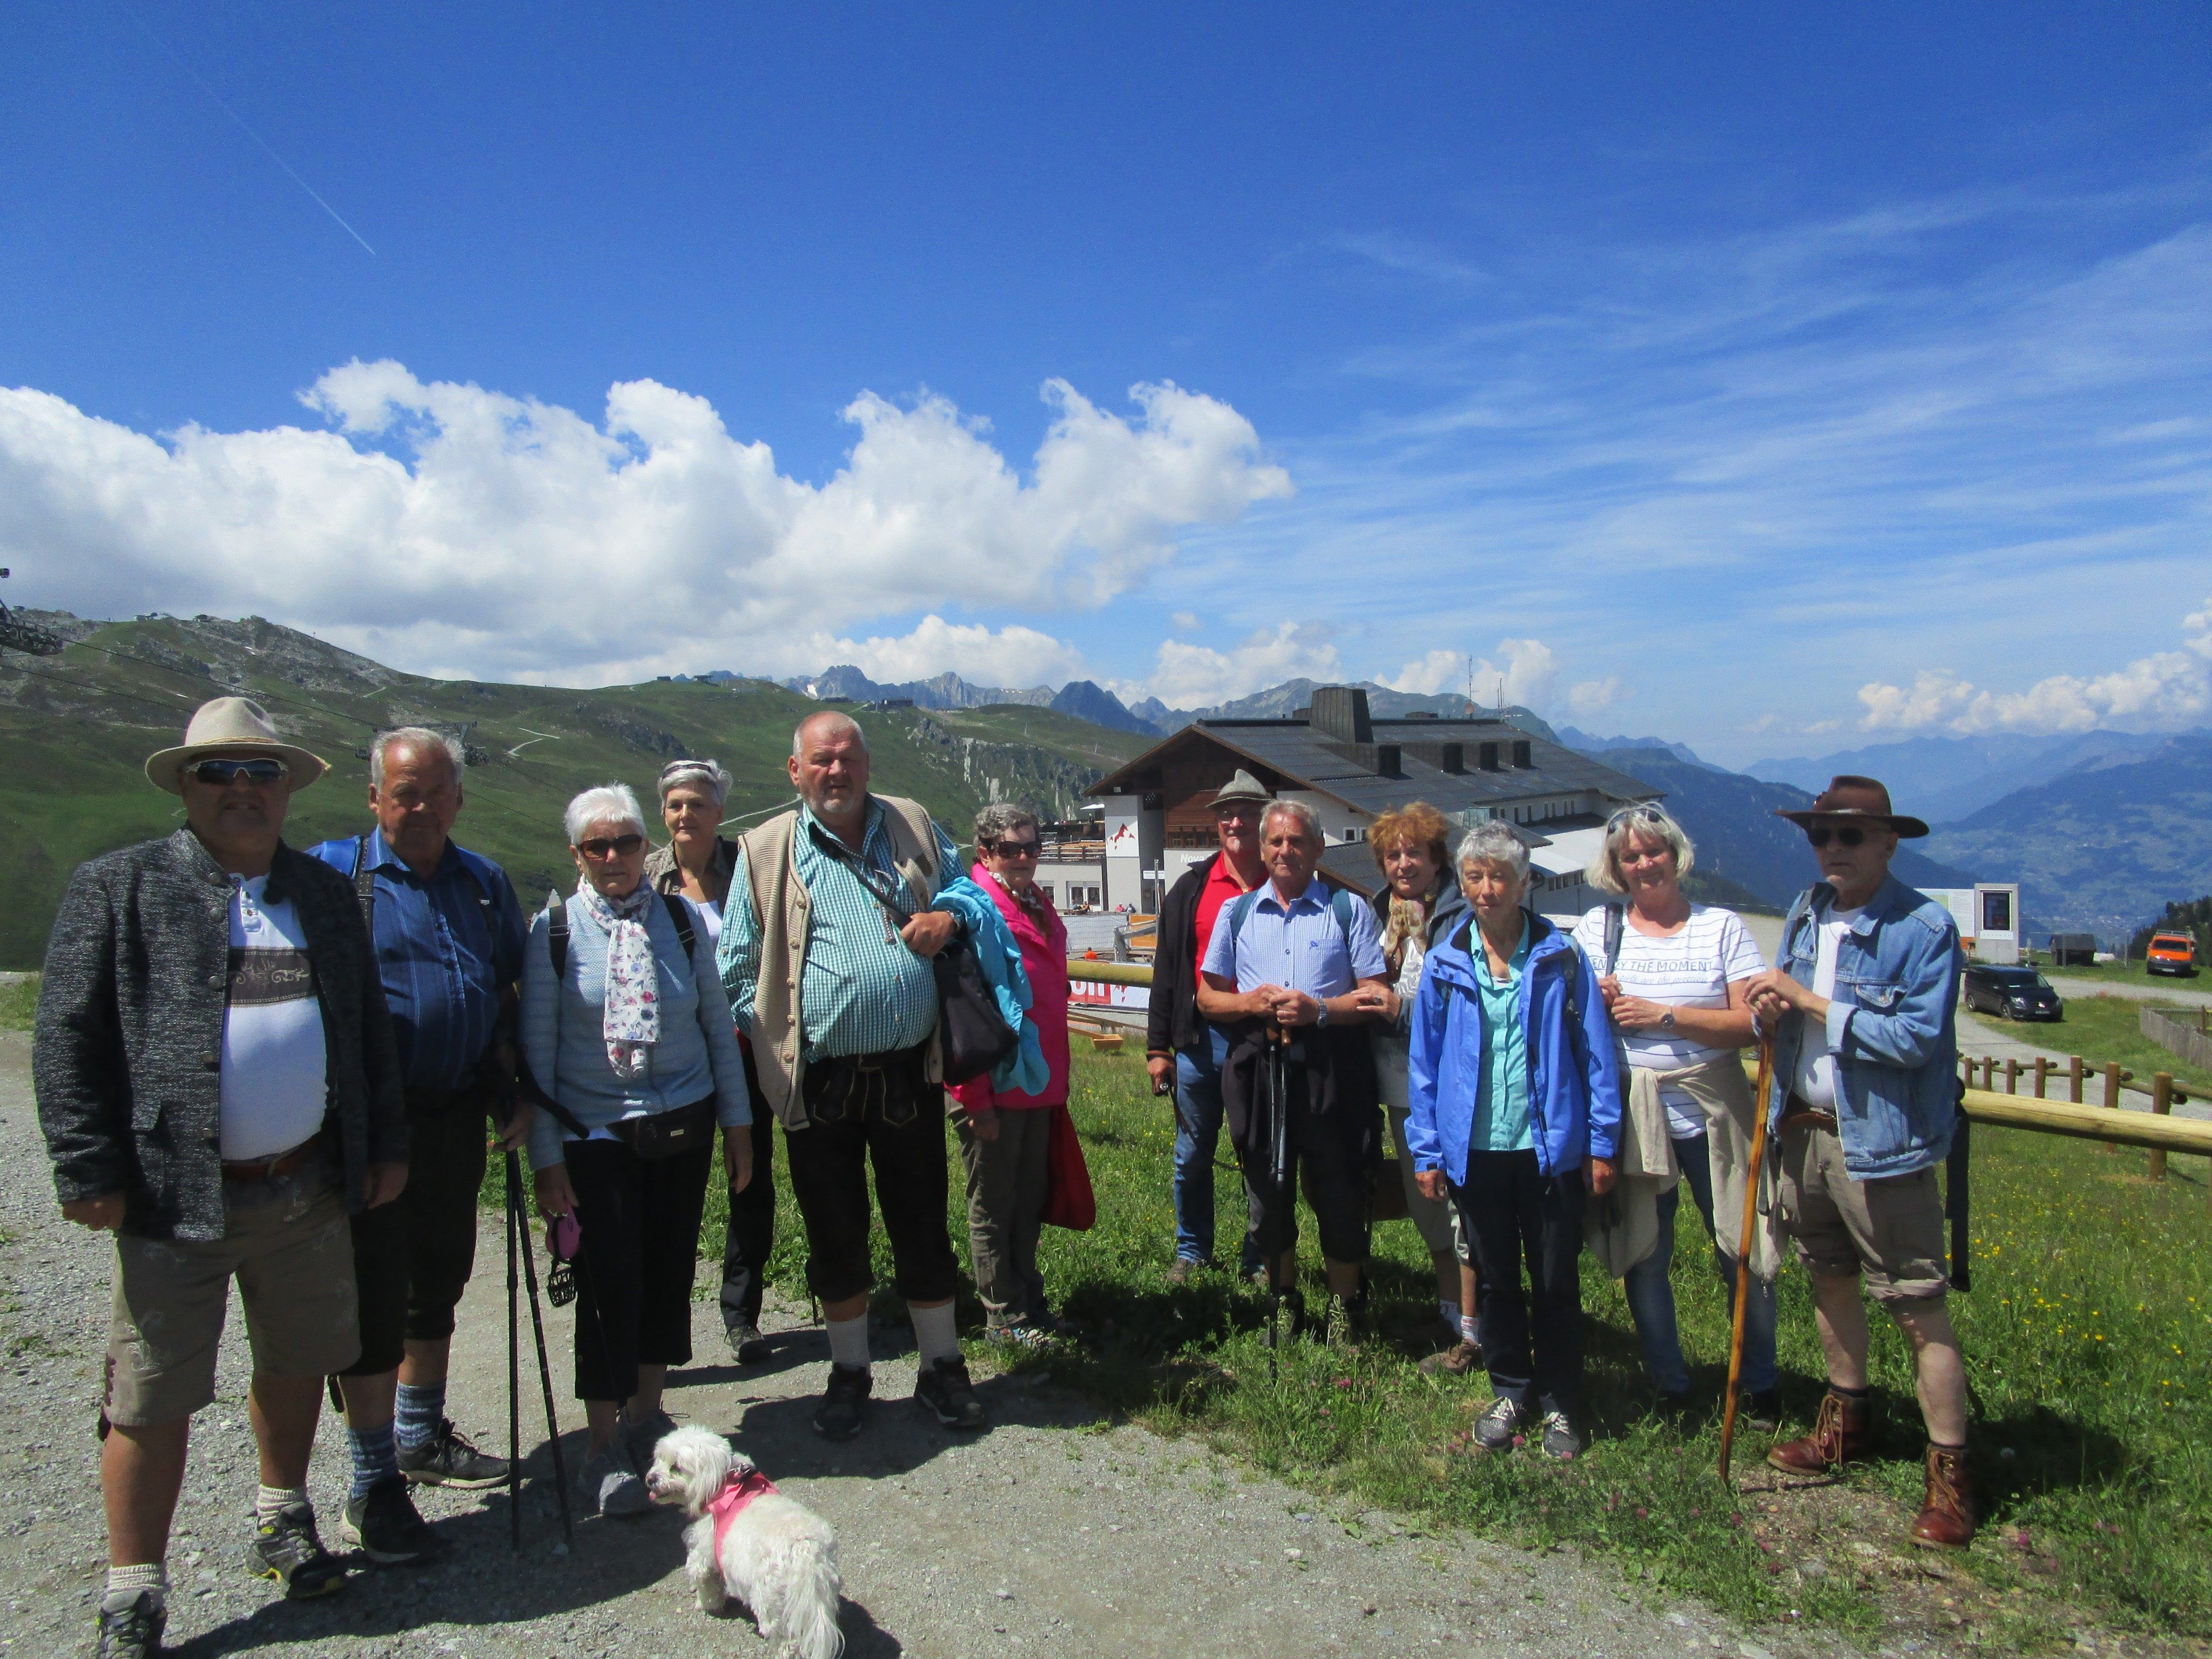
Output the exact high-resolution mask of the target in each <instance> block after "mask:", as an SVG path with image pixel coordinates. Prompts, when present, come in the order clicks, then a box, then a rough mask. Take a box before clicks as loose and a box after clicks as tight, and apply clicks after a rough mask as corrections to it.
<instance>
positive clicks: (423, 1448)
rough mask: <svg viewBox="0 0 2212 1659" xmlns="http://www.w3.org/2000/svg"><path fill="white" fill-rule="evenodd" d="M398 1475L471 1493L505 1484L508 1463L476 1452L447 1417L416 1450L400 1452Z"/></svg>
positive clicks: (419, 1482)
mask: <svg viewBox="0 0 2212 1659" xmlns="http://www.w3.org/2000/svg"><path fill="white" fill-rule="evenodd" d="M399 1473H400V1474H404V1475H405V1476H406V1477H407V1478H408V1479H409V1480H412V1481H416V1482H417V1483H418V1484H420V1485H422V1486H460V1487H463V1488H465V1489H467V1490H470V1491H474V1490H477V1488H480V1487H484V1486H505V1485H506V1484H507V1460H506V1459H505V1458H504V1457H494V1456H493V1455H491V1454H490V1453H489V1452H486V1451H478V1450H477V1449H476V1447H475V1446H473V1445H472V1444H471V1443H470V1442H469V1438H468V1437H467V1436H466V1435H464V1434H462V1433H461V1432H460V1431H459V1430H457V1429H455V1428H454V1427H453V1419H452V1418H450V1417H445V1418H441V1419H438V1431H437V1432H436V1433H435V1434H434V1435H432V1436H431V1437H429V1438H428V1440H425V1441H424V1442H423V1443H422V1444H421V1445H419V1446H402V1447H401V1448H400V1449H399Z"/></svg>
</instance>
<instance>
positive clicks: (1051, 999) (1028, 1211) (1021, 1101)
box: [952, 801, 1067, 1344]
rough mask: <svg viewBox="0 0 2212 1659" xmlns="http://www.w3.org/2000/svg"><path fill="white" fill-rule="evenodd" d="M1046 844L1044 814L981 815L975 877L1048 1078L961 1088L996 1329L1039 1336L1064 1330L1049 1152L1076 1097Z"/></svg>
mask: <svg viewBox="0 0 2212 1659" xmlns="http://www.w3.org/2000/svg"><path fill="white" fill-rule="evenodd" d="M1042 851H1043V845H1042V837H1041V836H1040V835H1039V832H1038V829H1037V821H1036V816H1035V815H1034V814H1032V813H1030V812H1028V811H1024V810H1023V809H1022V808H1021V807H1018V806H1016V805H1012V803H1010V802H1005V801H1001V802H999V803H998V804H996V805H991V806H987V807H985V808H984V809H983V810H982V811H981V812H980V813H978V814H976V817H975V869H974V870H973V871H971V872H969V873H970V875H971V876H972V877H973V878H974V879H975V884H976V885H977V886H978V887H980V888H981V889H982V890H984V891H985V892H986V893H988V894H989V895H990V896H991V900H992V902H994V904H996V905H997V906H998V907H999V914H1000V916H1002V917H1004V918H1005V920H1006V926H1007V927H1008V928H1009V929H1010V930H1011V931H1012V933H1013V936H1014V939H1015V942H1016V943H1017V944H1018V945H1020V946H1021V951H1022V966H1023V968H1024V969H1025V970H1026V971H1027V972H1028V974H1029V976H1030V999H1031V1000H1030V1007H1029V1011H1028V1013H1027V1016H1026V1017H1027V1018H1029V1019H1030V1021H1032V1022H1033V1023H1034V1024H1036V1033H1037V1042H1038V1045H1039V1047H1040V1048H1042V1050H1043V1053H1044V1060H1045V1068H1046V1071H1047V1073H1048V1078H1047V1080H1046V1083H1045V1085H1044V1087H1043V1088H1042V1089H1041V1090H1040V1091H1037V1092H1036V1093H1035V1094H1024V1093H1021V1092H1018V1091H1008V1090H1002V1089H994V1087H993V1086H992V1084H991V1079H990V1076H989V1074H988V1073H985V1074H984V1075H983V1076H981V1077H978V1078H972V1079H969V1081H967V1082H966V1083H963V1084H960V1085H957V1087H955V1088H954V1089H953V1091H952V1093H953V1096H954V1097H955V1098H957V1100H958V1101H959V1103H960V1106H961V1111H960V1114H959V1115H958V1116H957V1117H956V1118H955V1119H954V1120H953V1123H954V1127H955V1129H956V1131H957V1133H958V1134H959V1137H960V1160H961V1162H962V1163H963V1164H964V1165H965V1166H966V1167H967V1171H968V1243H969V1252H970V1254H971V1255H972V1256H973V1259H974V1261H975V1294H976V1296H977V1297H979V1298H981V1301H982V1304H983V1312H984V1319H985V1322H986V1325H987V1331H986V1334H987V1336H989V1338H990V1339H991V1340H994V1341H998V1342H1018V1343H1024V1344H1035V1343H1038V1342H1042V1341H1043V1340H1045V1339H1046V1338H1047V1337H1048V1336H1050V1335H1051V1334H1053V1332H1054V1330H1056V1329H1057V1328H1058V1324H1059V1322H1058V1321H1057V1320H1056V1319H1055V1318H1054V1316H1053V1312H1052V1310H1051V1309H1050V1308H1049V1307H1048V1306H1047V1305H1046V1304H1045V1299H1044V1275H1043V1274H1042V1273H1039V1272H1038V1271H1037V1264H1036V1251H1037V1235H1038V1233H1039V1232H1040V1231H1041V1230H1042V1225H1043V1222H1042V1218H1043V1215H1044V1200H1045V1179H1046V1173H1045V1172H1046V1163H1045V1155H1046V1152H1047V1151H1048V1148H1049V1147H1050V1146H1051V1136H1052V1120H1053V1115H1054V1112H1055V1111H1058V1110H1064V1109H1066V1105H1067V928H1066V925H1065V924H1064V923H1063V922H1062V921H1060V915H1059V913H1058V912H1056V911H1055V910H1054V908H1053V907H1052V900H1051V898H1050V897H1049V896H1048V895H1047V894H1046V893H1045V891H1044V890H1043V889H1042V888H1041V887H1039V886H1038V885H1037V883H1036V867H1037V858H1038V855H1039V854H1041V853H1042Z"/></svg>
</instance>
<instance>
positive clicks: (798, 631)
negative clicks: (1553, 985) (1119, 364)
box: [0, 362, 1291, 683]
mask: <svg viewBox="0 0 2212 1659" xmlns="http://www.w3.org/2000/svg"><path fill="white" fill-rule="evenodd" d="M1130 396H1131V398H1132V399H1133V402H1134V403H1135V404H1136V406H1137V407H1136V411H1135V413H1134V414H1133V416H1130V417H1127V418H1125V417H1123V416H1119V415H1115V414H1113V413H1111V412H1109V411H1107V410H1102V409H1099V408H1098V407H1097V406H1096V405H1094V404H1091V403H1090V402H1089V401H1088V400H1086V399H1085V398H1083V397H1082V396H1081V395H1080V394H1079V393H1078V392H1076V391H1075V390H1074V389H1073V387H1072V386H1069V385H1068V384H1067V383H1066V382H1065V381H1063V380H1052V381H1048V382H1047V384H1046V385H1045V386H1044V388H1043V397H1044V399H1045V401H1046V403H1047V404H1049V405H1050V406H1051V408H1052V410H1053V411H1054V412H1053V418H1052V422H1051V424H1050V426H1049V427H1048V429H1047V432H1046V434H1045V436H1044V439H1043V441H1042V444H1041V445H1040V446H1039V447H1038V449H1037V452H1036V456H1035V458H1034V460H1033V463H1032V465H1031V468H1030V473H1029V475H1028V476H1027V477H1024V476H1022V475H1021V474H1019V473H1018V472H1017V471H1016V470H1015V469H1014V468H1013V467H1012V466H1010V465H1008V464H1007V462H1006V459H1005V458H1004V457H1003V456H1001V455H1000V453H998V452H997V451H996V450H995V449H994V448H993V447H991V446H990V444H989V443H987V441H985V439H984V438H983V436H982V435H981V429H980V428H979V427H978V425H977V424H975V423H973V422H967V421H963V419H962V417H961V416H960V414H959V412H958V411H957V410H955V409H954V408H953V407H952V405H951V404H949V403H948V402H946V401H945V399H943V398H937V397H931V396H924V397H922V398H920V399H919V400H918V401H917V402H916V403H915V404H914V405H913V406H911V407H901V406H899V405H896V404H891V403H889V402H887V401H885V400H884V399H883V398H879V397H877V396H875V395H874V394H873V393H867V392H864V393H862V394H861V395H860V397H858V398H855V399H854V401H853V403H852V404H850V405H849V406H848V408H847V410H845V416H846V418H847V419H848V420H849V421H851V422H853V423H854V426H855V427H857V428H858V429H859V434H860V435H859V438H858V441H856V442H855V443H854V447H853V450H852V453H851V454H850V456H849V458H848V460H847V463H846V465H845V466H844V467H843V469H842V471H839V472H838V473H837V474H836V476H835V477H832V478H831V479H829V482H827V483H824V484H822V485H821V486H819V487H818V488H817V487H815V486H811V485H808V484H805V483H800V482H799V481H797V480H795V479H792V478H789V477H785V476H783V475H782V474H781V473H780V472H779V471H777V470H776V466H775V457H774V455H773V454H772V453H770V451H769V447H768V446H767V445H766V444H764V443H760V442H751V443H747V442H743V441H738V440H737V439H735V438H733V437H732V436H731V435H730V434H729V432H728V431H727V430H726V428H724V426H723V424H722V422H721V420H720V416H717V415H716V414H715V412H714V409H713V407H712V406H711V405H709V404H708V403H707V402H706V401H705V400H704V399H703V398H697V397H693V396H690V395H689V394H686V393H684V392H678V391H676V390H674V389H672V388H671V387H668V386H662V385H660V384H659V383H658V382H655V381H652V380H637V381H629V382H624V383H622V384H618V385H617V386H614V387H613V388H612V389H611V391H610V392H609V393H608V398H607V406H606V413H605V419H604V422H602V423H601V424H599V425H594V424H593V423H592V422H591V421H590V420H588V419H586V418H585V417H584V416H580V415H578V414H576V413H574V412H573V411H571V410H567V409H562V408H560V407H557V406H556V405H551V404H543V403H538V402H537V401H534V400H532V399H527V398H513V397H508V396H506V395H504V394H501V393H498V392H487V391H485V390H483V388H481V387H478V386H471V385H460V384H455V383H453V382H447V381H434V382H428V383H425V382H423V381H422V380H417V379H416V377H415V376H414V375H413V374H410V373H409V372H408V370H407V369H406V368H404V367H403V366H402V365H400V364H398V363H396V362H374V363H362V362H353V363H349V364H347V365H346V366H344V367H343V368H336V369H333V370H331V372H330V373H329V374H325V375H324V376H323V377H322V379H321V380H319V381H317V382H316V384H315V385H314V386H313V388H311V389H310V390H309V391H308V392H306V393H304V394H302V401H303V402H304V403H305V404H307V407H308V408H309V409H311V410H314V411H315V412H316V413H317V414H319V415H320V416H323V417H324V418H325V420H326V421H328V422H330V423H331V427H332V428H334V429H331V430H325V431H313V430H308V429H305V428H299V427H291V426H283V427H275V428H269V429H266V430H261V431H248V432H236V433H217V432H210V431H208V430H207V429H205V428H201V427H197V426H187V427H185V428H182V429H181V430H179V431H177V432H175V433H173V434H170V435H167V437H166V439H164V440H162V441H156V440H155V438H153V437H150V436H148V435H144V434H142V433H138V432H135V431H132V430H131V429H130V428H125V427H123V426H119V425H117V424H115V423H114V422H109V421H106V420H101V419H98V418H95V417H93V416H88V415H85V414H84V413H82V411H80V410H77V409H76V408H75V407H73V406H72V405H70V404H68V403H67V402H65V401H64V400H63V399H62V398H57V397H54V396H52V395H51V394H49V393H46V392H39V391H35V390H32V389H29V388H18V389H15V390H13V391H7V390H0V551H4V552H5V553H8V554H13V555H15V556H16V560H17V562H18V563H24V564H27V563H29V562H32V561H33V559H34V558H35V559H36V561H37V564H38V567H39V568H40V573H41V578H42V580H41V585H40V600H41V603H45V604H51V605H58V606H63V607H66V608H68V609H71V610H75V611H81V612H85V613H88V614H93V615H117V614H125V615H128V614H132V613H135V612H137V611H145V610H152V609H170V610H177V611H246V610H252V611H260V612H262V613H263V614H265V615H268V616H270V617H274V618H276V619H277V620H280V621H284V622H289V623H296V624H299V625H301V626H306V627H311V628H314V629H317V630H318V631H319V632H323V633H325V634H327V635H331V636H332V637H336V638H340V639H343V640H347V641H349V642H351V641H362V642H363V643H367V642H370V641H374V642H375V643H377V644H378V645H379V646H380V647H381V650H382V654H383V655H384V657H385V659H386V660H390V661H396V662H398V664H400V665H404V666H409V667H415V668H420V669H428V670H438V671H467V672H473V673H477V674H482V675H491V676H504V675H517V676H520V675H524V674H528V675H531V676H532V677H536V678H554V679H561V680H565V681H568V682H570V683H576V682H589V681H593V680H609V679H616V678H627V677H629V676H632V675H635V674H638V673H641V672H653V671H661V672H665V671H669V670H670V669H671V668H702V667H708V666H729V667H737V668H744V669H750V670H755V671H798V670H803V669H809V668H815V667H819V666H821V665H822V662H821V659H819V658H818V657H817V656H815V655H813V654H812V652H813V648H814V646H815V644H816V643H817V641H818V640H820V639H822V638H824V637H828V636H829V635H831V634H832V632H833V630H836V629H841V628H843V627H846V626H848V625H850V624H852V623H864V622H866V621H869V620H872V619H874V618H877V617H903V616H911V615H913V614H915V613H916V612H919V611H933V610H942V609H947V608H954V607H963V606H965V607H972V608H975V609H983V608H989V609H993V610H1005V609H1030V610H1037V609H1048V608H1054V607H1069V606H1074V607H1088V606H1094V605H1100V604H1103V603H1104V602H1105V601H1106V600H1108V599H1111V598H1112V597H1113V596H1114V595H1115V594H1117V593H1120V592H1126V591H1127V590H1128V589H1129V588H1130V587H1132V586H1135V585H1136V584H1138V583H1139V582H1141V581H1143V580H1145V578H1146V574H1148V573H1149V572H1151V571H1152V570H1153V569H1154V568H1157V567H1158V566H1159V565H1160V564H1161V563H1162V562H1164V561H1166V560H1167V559H1169V558H1170V557H1171V556H1173V553H1174V551H1175V546H1174V540H1173V538H1174V535H1175V533H1176V532H1177V531H1178V530H1180V529H1182V528H1183V527H1186V526H1194V525H1201V524H1223V523H1227V522H1229V521H1231V520H1235V519H1236V518H1237V517H1238V516H1239V515H1240V514H1241V513H1243V511H1244V510H1245V509H1246V508H1247V507H1249V506H1250V505H1251V504H1252V503H1254V502H1255V501H1263V500H1267V499H1270V498H1273V497H1279V496H1283V495H1288V494H1290V492H1291V484H1290V480H1289V477H1288V476H1287V475H1286V474H1285V472H1284V471H1282V470H1281V469H1280V468H1278V467H1275V466H1272V465H1266V464H1264V463H1263V462H1262V461H1261V458H1260V454H1259V439H1258V435H1257V434H1256V433H1255V431H1254V430H1253V428H1252V425H1251V423H1250V422H1249V421H1247V420H1246V419H1245V418H1244V417H1243V416H1241V415H1239V414H1238V413H1237V411H1236V410H1233V409H1231V407H1229V405H1227V404H1224V403H1221V402H1218V400H1216V399H1214V398H1207V397H1204V396H1201V395H1200V394H1198V393H1195V392H1185V391H1183V390H1182V389H1181V388H1180V387H1177V386H1172V385H1156V386H1155V385H1146V386H1136V387H1134V388H1133V389H1132V391H1131V393H1130ZM1040 641H1042V643H1040ZM1052 644H1053V642H1052V641H1048V640H1047V639H1046V636H1044V635H1038V634H1034V633H1032V632H1031V631H1030V630H1029V629H1008V630H1006V632H1004V633H1002V634H996V635H993V634H989V633H987V632H985V631H984V630H981V629H972V630H963V629H957V628H955V627H953V625H951V624H948V623H944V622H943V621H942V620H941V619H939V618H938V617H931V618H930V619H929V620H928V621H927V622H925V623H922V624H921V626H920V627H918V628H917V629H915V632H914V634H913V635H909V636H908V637H907V638H906V639H905V640H902V641H894V640H884V641H874V640H871V641H866V642H864V643H862V644H861V645H860V646H859V647H855V650H854V654H859V653H862V652H865V651H867V650H871V649H872V650H874V651H875V652H877V653H878V657H879V659H880V660H883V661H884V662H890V661H892V660H894V659H896V660H915V661H919V660H922V659H928V660H931V661H936V662H941V663H942V664H943V665H947V666H951V665H957V664H958V662H959V661H960V660H961V659H960V658H959V656H958V654H957V653H961V652H966V651H975V652H980V653H982V656H981V659H980V660H983V661H994V660H995V661H1002V662H1007V663H1016V662H1021V661H1024V660H1026V661H1031V662H1042V661H1046V660H1050V659H1052V658H1051V653H1050V652H1049V651H1048V649H1047V648H1046V647H1049V646H1051V645H1052ZM1060 649H1061V652H1062V659H1065V658H1066V657H1067V656H1068V655H1070V654H1071V653H1066V652H1065V648H1064V647H1061V648H1060ZM932 653H935V654H934V655H933V654H932Z"/></svg>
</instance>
